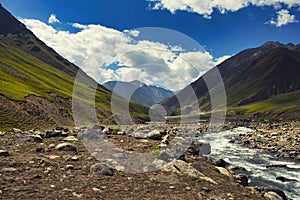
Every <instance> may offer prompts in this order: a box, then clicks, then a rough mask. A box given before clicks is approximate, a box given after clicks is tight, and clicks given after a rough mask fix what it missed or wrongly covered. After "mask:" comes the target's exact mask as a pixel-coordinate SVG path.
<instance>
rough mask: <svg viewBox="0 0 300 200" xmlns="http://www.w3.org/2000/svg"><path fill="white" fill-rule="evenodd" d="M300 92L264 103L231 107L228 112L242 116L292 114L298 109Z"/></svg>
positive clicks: (276, 97)
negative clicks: (271, 113) (274, 113)
mask: <svg viewBox="0 0 300 200" xmlns="http://www.w3.org/2000/svg"><path fill="white" fill-rule="evenodd" d="M299 99H300V91H299V90H297V91H294V92H290V93H286V94H281V95H277V96H275V97H273V98H270V99H267V100H265V101H261V102H257V103H254V104H249V105H246V106H240V107H231V108H230V109H229V110H233V111H236V112H240V113H242V114H245V115H247V114H251V113H257V112H293V111H296V109H297V108H299V107H300V101H299Z"/></svg>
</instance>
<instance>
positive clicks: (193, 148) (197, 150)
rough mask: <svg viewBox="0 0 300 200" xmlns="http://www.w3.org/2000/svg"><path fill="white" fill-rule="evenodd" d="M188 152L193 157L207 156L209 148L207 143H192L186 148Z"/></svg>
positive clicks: (209, 151)
mask: <svg viewBox="0 0 300 200" xmlns="http://www.w3.org/2000/svg"><path fill="white" fill-rule="evenodd" d="M188 152H189V153H191V154H192V155H194V156H198V155H208V154H210V153H211V146H210V144H209V143H202V142H192V144H191V145H190V147H189V148H188Z"/></svg>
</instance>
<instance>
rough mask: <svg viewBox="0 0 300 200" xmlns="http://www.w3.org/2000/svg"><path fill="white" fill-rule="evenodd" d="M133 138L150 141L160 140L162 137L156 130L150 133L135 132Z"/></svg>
mask: <svg viewBox="0 0 300 200" xmlns="http://www.w3.org/2000/svg"><path fill="white" fill-rule="evenodd" d="M134 137H135V138H136V139H151V140H160V139H161V137H162V135H161V133H160V131H158V130H153V131H151V132H148V130H147V131H146V130H144V131H141V132H136V133H134Z"/></svg>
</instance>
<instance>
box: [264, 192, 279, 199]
mask: <svg viewBox="0 0 300 200" xmlns="http://www.w3.org/2000/svg"><path fill="white" fill-rule="evenodd" d="M264 197H265V198H266V199H269V200H283V198H282V197H281V196H279V195H278V194H277V193H276V192H272V191H269V192H266V193H265V194H264Z"/></svg>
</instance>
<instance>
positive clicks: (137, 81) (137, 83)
mask: <svg viewBox="0 0 300 200" xmlns="http://www.w3.org/2000/svg"><path fill="white" fill-rule="evenodd" d="M130 83H131V84H133V85H135V86H138V87H143V86H147V85H146V84H145V83H143V82H141V81H139V80H134V81H131V82H130Z"/></svg>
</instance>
